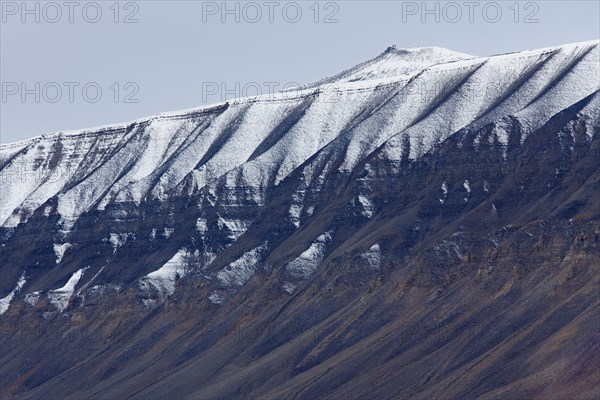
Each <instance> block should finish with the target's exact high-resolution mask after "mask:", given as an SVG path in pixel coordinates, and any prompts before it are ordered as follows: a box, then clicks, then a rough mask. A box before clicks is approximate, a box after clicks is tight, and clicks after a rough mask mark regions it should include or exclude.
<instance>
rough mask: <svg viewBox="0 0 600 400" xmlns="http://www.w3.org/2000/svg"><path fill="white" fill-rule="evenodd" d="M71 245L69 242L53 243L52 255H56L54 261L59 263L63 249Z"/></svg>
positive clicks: (63, 252) (65, 249)
mask: <svg viewBox="0 0 600 400" xmlns="http://www.w3.org/2000/svg"><path fill="white" fill-rule="evenodd" d="M69 247H71V243H63V244H57V243H54V246H53V248H54V255H55V256H56V263H57V264H60V262H61V260H62V259H63V256H64V255H65V251H67V249H68V248H69Z"/></svg>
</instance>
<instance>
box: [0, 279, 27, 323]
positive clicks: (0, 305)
mask: <svg viewBox="0 0 600 400" xmlns="http://www.w3.org/2000/svg"><path fill="white" fill-rule="evenodd" d="M24 284H25V274H24V273H23V275H21V277H20V278H19V281H18V282H17V286H15V288H14V289H13V290H12V292H10V293H9V294H8V295H6V296H5V297H3V298H1V299H0V315H2V314H4V313H5V312H6V310H8V307H9V306H10V302H11V301H12V299H13V297H15V295H16V294H17V293H19V292H20V291H21V288H22V287H23V285H24Z"/></svg>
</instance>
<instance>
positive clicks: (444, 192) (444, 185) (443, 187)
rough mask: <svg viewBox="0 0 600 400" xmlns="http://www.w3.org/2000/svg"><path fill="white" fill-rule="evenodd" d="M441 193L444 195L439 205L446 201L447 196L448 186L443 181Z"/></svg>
mask: <svg viewBox="0 0 600 400" xmlns="http://www.w3.org/2000/svg"><path fill="white" fill-rule="evenodd" d="M441 189H442V193H443V194H444V197H443V198H441V199H440V203H441V204H444V202H445V201H446V197H447V196H448V184H447V183H446V181H444V182H443V183H442V187H441Z"/></svg>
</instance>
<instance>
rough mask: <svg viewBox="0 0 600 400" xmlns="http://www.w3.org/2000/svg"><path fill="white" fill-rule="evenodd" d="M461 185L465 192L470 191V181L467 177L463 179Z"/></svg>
mask: <svg viewBox="0 0 600 400" xmlns="http://www.w3.org/2000/svg"><path fill="white" fill-rule="evenodd" d="M463 187H464V188H465V190H466V191H467V193H471V183H470V182H469V180H468V179H465V181H464V182H463Z"/></svg>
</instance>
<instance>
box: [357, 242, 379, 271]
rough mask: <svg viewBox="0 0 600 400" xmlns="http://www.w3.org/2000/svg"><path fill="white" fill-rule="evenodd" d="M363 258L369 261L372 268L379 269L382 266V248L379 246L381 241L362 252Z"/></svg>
mask: <svg viewBox="0 0 600 400" xmlns="http://www.w3.org/2000/svg"><path fill="white" fill-rule="evenodd" d="M361 258H362V259H363V260H365V261H366V262H367V263H368V265H369V268H370V269H375V270H379V268H380V267H381V248H380V247H379V243H375V244H374V245H372V246H371V247H370V248H369V250H368V251H366V252H364V253H363V254H361Z"/></svg>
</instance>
